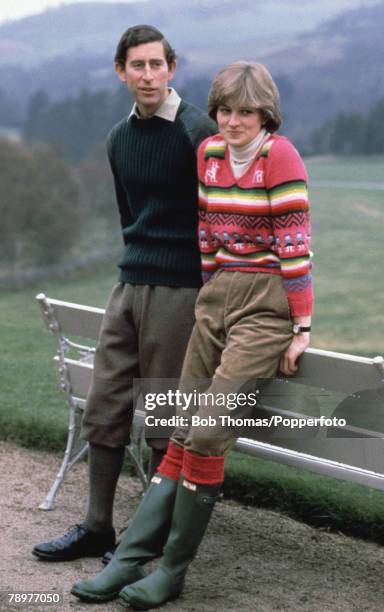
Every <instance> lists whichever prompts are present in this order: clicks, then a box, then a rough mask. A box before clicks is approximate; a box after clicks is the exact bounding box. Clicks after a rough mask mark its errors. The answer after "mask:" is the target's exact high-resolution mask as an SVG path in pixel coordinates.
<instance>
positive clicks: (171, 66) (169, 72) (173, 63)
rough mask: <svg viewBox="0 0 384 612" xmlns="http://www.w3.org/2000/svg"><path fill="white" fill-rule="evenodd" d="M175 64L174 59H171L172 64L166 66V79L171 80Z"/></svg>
mask: <svg viewBox="0 0 384 612" xmlns="http://www.w3.org/2000/svg"><path fill="white" fill-rule="evenodd" d="M176 66H177V63H176V60H173V62H172V64H171V65H170V66H168V81H172V79H173V77H174V76H175V72H176Z"/></svg>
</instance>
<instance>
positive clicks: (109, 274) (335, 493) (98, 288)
mask: <svg viewBox="0 0 384 612" xmlns="http://www.w3.org/2000/svg"><path fill="white" fill-rule="evenodd" d="M370 161H371V160H370ZM307 165H308V168H309V172H310V176H311V177H313V178H316V179H332V180H336V179H337V180H347V179H348V178H351V177H353V180H354V181H359V180H360V181H367V180H371V181H379V180H383V178H382V175H381V174H380V169H381V168H383V158H380V159H379V158H377V159H376V158H375V159H374V160H373V161H372V163H369V162H368V161H366V160H350V161H346V160H344V159H342V160H335V159H332V160H329V158H327V159H325V160H321V159H320V160H319V159H318V160H309V161H308V164H307ZM311 204H312V222H313V251H314V255H315V257H314V262H315V266H314V277H315V291H316V311H315V317H314V323H313V329H314V333H313V339H312V345H313V346H315V347H319V348H327V349H331V350H338V351H344V352H350V353H356V354H361V355H367V356H375V355H377V354H383V353H384V333H383V332H384V324H383V317H382V314H381V311H382V304H383V303H384V283H383V282H382V281H381V269H380V268H381V266H380V263H379V262H380V261H381V250H382V249H381V244H382V229H383V227H384V224H383V221H384V200H383V193H382V192H380V191H376V190H375V189H374V188H373V189H372V190H367V189H364V190H361V191H360V190H359V189H356V188H354V189H353V190H350V191H347V190H345V189H331V188H328V187H327V188H320V187H314V188H313V189H312V190H311ZM115 279H116V268H115V265H114V264H113V263H111V264H110V265H104V266H99V267H96V266H95V267H93V268H92V269H89V270H88V271H87V272H84V271H83V272H81V273H77V274H74V275H70V276H67V277H66V278H65V279H63V278H61V279H56V280H49V281H44V282H40V283H39V284H38V286H34V287H28V288H25V289H23V290H19V291H14V292H2V293H0V308H1V312H2V326H1V332H0V340H1V349H2V350H1V356H2V367H1V386H0V436H1V438H3V439H7V438H8V439H13V440H15V441H16V442H18V443H20V444H22V445H25V446H34V447H40V448H45V449H52V450H62V449H63V444H64V440H65V437H66V414H67V412H66V409H65V399H64V396H63V395H62V394H61V393H60V392H59V391H58V389H57V384H56V378H55V374H54V370H53V367H52V356H53V354H54V350H55V342H54V338H53V336H52V335H51V334H49V333H48V332H47V331H46V330H45V329H44V328H43V325H42V321H41V318H40V314H39V310H38V307H37V304H36V303H35V299H34V297H35V295H36V294H37V293H39V292H44V293H46V294H47V295H50V296H52V297H55V298H58V299H64V300H67V301H73V302H79V303H84V304H89V305H93V306H99V307H103V306H104V305H105V301H106V299H107V296H108V294H109V292H110V289H111V287H112V285H113V283H114V282H115ZM225 491H226V493H227V494H230V495H232V496H233V497H237V498H239V499H242V500H245V501H249V502H252V503H257V504H260V505H265V506H269V507H274V508H276V509H280V510H284V511H286V512H288V513H290V514H292V515H293V516H297V517H299V518H304V519H305V520H307V521H309V522H312V523H315V524H322V525H328V526H329V525H330V526H332V527H333V528H337V529H344V530H345V531H348V532H350V533H359V534H361V535H364V536H367V537H375V538H376V539H381V538H382V537H383V536H384V527H382V526H383V525H384V521H383V518H384V512H383V507H384V504H383V502H384V498H383V496H382V494H381V493H380V492H378V491H373V490H370V489H366V488H363V487H359V486H356V485H352V484H349V483H346V482H339V481H336V480H334V479H330V478H326V477H321V476H317V475H311V474H310V473H307V472H303V471H300V470H295V469H293V468H288V467H285V466H282V465H278V464H274V463H271V462H268V461H263V460H258V459H255V460H254V459H252V460H251V459H248V458H246V457H244V456H239V455H236V454H233V457H232V459H231V461H230V464H229V466H228V477H227V480H226V485H225Z"/></svg>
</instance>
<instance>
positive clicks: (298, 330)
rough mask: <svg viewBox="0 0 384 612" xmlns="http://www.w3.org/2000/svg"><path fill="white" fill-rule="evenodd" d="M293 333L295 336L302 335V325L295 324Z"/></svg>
mask: <svg viewBox="0 0 384 612" xmlns="http://www.w3.org/2000/svg"><path fill="white" fill-rule="evenodd" d="M292 331H293V333H294V334H299V333H300V325H298V324H297V323H295V324H294V325H293V327H292Z"/></svg>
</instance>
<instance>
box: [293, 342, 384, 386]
mask: <svg viewBox="0 0 384 612" xmlns="http://www.w3.org/2000/svg"><path fill="white" fill-rule="evenodd" d="M380 363H382V362H380V358H375V359H368V358H367V357H355V356H354V355H347V354H343V353H333V352H331V351H321V350H320V349H307V350H306V351H305V353H304V354H303V355H302V356H301V358H300V367H299V371H298V373H297V377H296V380H297V382H302V383H305V384H306V385H310V386H314V387H320V388H324V389H327V390H329V391H342V392H344V393H354V392H357V391H361V390H362V389H376V388H377V387H378V386H379V385H380V383H381V381H382V379H383V373H384V372H383V371H380V370H381V368H382V365H381V367H380ZM292 382H295V378H292Z"/></svg>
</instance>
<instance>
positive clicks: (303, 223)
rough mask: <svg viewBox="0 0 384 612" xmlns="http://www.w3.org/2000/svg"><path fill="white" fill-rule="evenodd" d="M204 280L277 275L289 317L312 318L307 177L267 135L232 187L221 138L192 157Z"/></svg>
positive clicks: (282, 141) (287, 146)
mask: <svg viewBox="0 0 384 612" xmlns="http://www.w3.org/2000/svg"><path fill="white" fill-rule="evenodd" d="M198 171H199V245H200V252H201V255H202V268H203V279H204V280H207V279H208V278H209V277H210V275H211V274H212V273H213V272H215V271H216V270H218V269H219V268H224V269H226V270H230V271H241V272H264V273H269V274H279V275H281V276H282V279H283V284H284V287H285V290H286V292H287V297H288V301H289V306H290V310H291V315H292V316H306V315H310V314H311V313H312V307H313V290H312V277H311V263H310V250H309V245H310V224H309V213H308V197H307V173H306V170H305V167H304V164H303V161H302V159H301V157H300V155H299V154H298V152H297V151H296V149H295V148H294V146H293V145H292V144H291V143H290V142H289V140H287V138H285V137H283V136H277V135H271V136H270V137H269V138H268V139H267V141H266V142H265V143H264V145H263V146H262V147H261V150H260V152H259V153H258V154H257V156H256V158H255V161H254V162H253V163H252V164H251V166H250V167H249V168H248V170H247V171H246V172H245V174H243V176H241V177H240V178H238V179H236V178H235V177H234V174H233V172H232V169H231V165H230V161H229V150H228V148H227V146H226V143H225V142H224V140H223V138H222V136H220V135H216V136H211V137H209V138H207V139H206V140H204V141H203V142H202V143H201V145H200V147H199V151H198Z"/></svg>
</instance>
